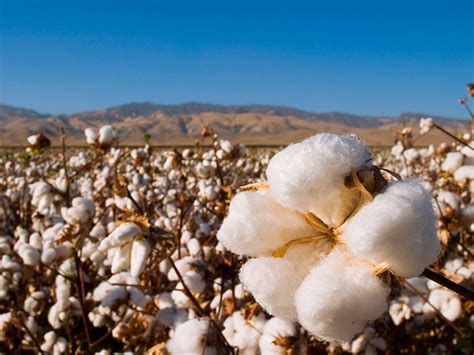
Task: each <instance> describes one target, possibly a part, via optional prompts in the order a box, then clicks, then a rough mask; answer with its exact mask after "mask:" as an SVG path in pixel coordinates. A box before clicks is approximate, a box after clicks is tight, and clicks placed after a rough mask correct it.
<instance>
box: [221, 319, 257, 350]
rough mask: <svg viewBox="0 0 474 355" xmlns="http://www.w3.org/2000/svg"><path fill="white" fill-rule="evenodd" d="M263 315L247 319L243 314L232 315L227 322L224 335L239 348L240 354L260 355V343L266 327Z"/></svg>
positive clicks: (231, 343)
mask: <svg viewBox="0 0 474 355" xmlns="http://www.w3.org/2000/svg"><path fill="white" fill-rule="evenodd" d="M265 322H266V320H265V316H264V315H263V313H260V314H259V315H256V316H253V317H252V318H250V319H245V318H244V317H243V316H242V314H241V312H239V311H237V312H234V313H232V315H231V316H229V317H228V318H227V319H226V320H225V322H224V330H223V331H222V334H223V335H224V336H225V338H226V339H227V341H228V342H229V344H230V345H232V346H235V347H237V348H239V354H242V355H253V354H257V353H258V343H259V340H260V336H261V334H262V331H263V328H264V326H265Z"/></svg>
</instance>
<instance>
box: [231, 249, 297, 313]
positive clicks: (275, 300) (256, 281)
mask: <svg viewBox="0 0 474 355" xmlns="http://www.w3.org/2000/svg"><path fill="white" fill-rule="evenodd" d="M295 274H296V268H295V266H294V264H293V263H292V262H290V261H289V260H287V259H284V258H281V259H278V258H271V257H261V258H256V259H250V260H249V261H247V262H246V263H245V264H244V266H242V269H241V270H240V280H241V281H242V284H243V285H244V287H245V288H246V289H247V290H249V291H250V292H251V293H252V295H253V296H254V297H255V300H256V301H257V302H258V303H259V304H260V305H261V306H262V307H263V308H264V309H265V310H266V311H267V312H268V313H270V314H272V315H275V316H278V317H282V318H286V319H295V318H296V308H295V304H294V299H293V298H294V293H295V291H296V288H297V287H298V285H299V283H300V282H301V279H299V278H297V277H295Z"/></svg>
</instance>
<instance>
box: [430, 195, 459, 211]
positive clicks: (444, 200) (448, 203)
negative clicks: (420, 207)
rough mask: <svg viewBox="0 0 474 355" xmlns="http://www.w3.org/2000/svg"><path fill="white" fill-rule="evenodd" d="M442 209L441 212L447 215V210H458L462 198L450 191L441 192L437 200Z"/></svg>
mask: <svg viewBox="0 0 474 355" xmlns="http://www.w3.org/2000/svg"><path fill="white" fill-rule="evenodd" d="M436 199H437V200H438V203H439V205H440V207H441V212H443V213H445V212H446V210H447V208H448V207H450V208H451V209H453V210H457V209H458V208H459V205H460V204H461V198H460V197H459V196H458V195H456V194H454V193H452V192H449V191H440V192H438V197H437V198H436Z"/></svg>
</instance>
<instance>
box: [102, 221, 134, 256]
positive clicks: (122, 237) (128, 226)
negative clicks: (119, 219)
mask: <svg viewBox="0 0 474 355" xmlns="http://www.w3.org/2000/svg"><path fill="white" fill-rule="evenodd" d="M141 234H142V231H141V229H140V227H138V226H137V225H136V224H134V223H129V222H127V223H122V224H121V225H119V226H118V227H117V228H116V229H115V230H114V231H113V232H112V233H111V234H110V235H109V236H108V237H107V238H105V239H103V240H102V241H101V242H100V245H99V251H102V252H104V251H106V250H107V249H109V248H111V247H115V246H117V245H122V244H125V243H128V242H130V241H131V240H132V239H133V238H134V237H135V236H140V235H141Z"/></svg>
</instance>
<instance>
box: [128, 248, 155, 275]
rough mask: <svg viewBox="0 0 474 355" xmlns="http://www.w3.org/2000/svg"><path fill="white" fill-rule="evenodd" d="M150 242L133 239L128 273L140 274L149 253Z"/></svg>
mask: <svg viewBox="0 0 474 355" xmlns="http://www.w3.org/2000/svg"><path fill="white" fill-rule="evenodd" d="M150 251H151V248H150V244H149V243H148V242H147V241H146V240H144V239H137V240H134V241H133V243H132V254H131V261H130V273H131V274H132V276H136V277H138V276H140V274H141V273H142V272H143V270H144V269H145V265H146V262H147V259H148V255H149V254H150Z"/></svg>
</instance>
